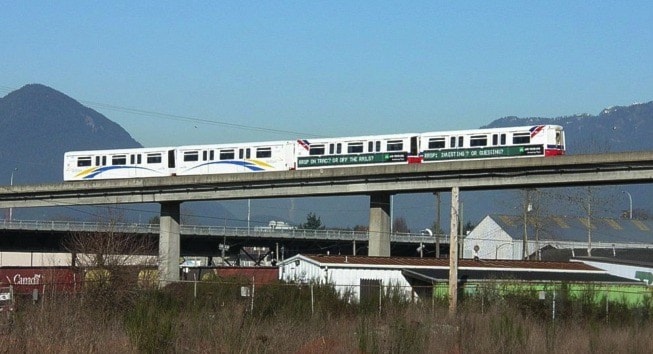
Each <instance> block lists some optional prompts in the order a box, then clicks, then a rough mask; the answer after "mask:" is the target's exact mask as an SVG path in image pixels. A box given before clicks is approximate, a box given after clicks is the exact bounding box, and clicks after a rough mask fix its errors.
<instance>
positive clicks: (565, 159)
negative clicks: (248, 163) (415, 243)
mask: <svg viewBox="0 0 653 354" xmlns="http://www.w3.org/2000/svg"><path fill="white" fill-rule="evenodd" d="M652 179H653V153H651V152H632V153H616V154H600V155H568V156H559V157H553V158H514V159H495V160H473V161H451V162H438V163H424V164H410V165H386V166H365V167H346V168H324V169H310V170H299V171H284V172H265V173H251V174H224V175H205V176H183V177H182V176H175V177H165V178H143V179H128V180H104V181H81V182H68V183H58V184H41V185H15V186H4V187H0V208H20V207H49V206H60V205H94V204H95V205H97V204H124V203H159V204H160V205H161V217H160V225H161V228H160V231H159V257H160V265H159V270H160V274H161V277H162V280H164V281H166V280H176V279H177V278H178V264H177V260H178V257H179V247H180V245H179V235H180V225H179V219H180V218H179V205H180V203H182V202H185V201H197V200H227V199H255V198H287V197H309V196H338V195H368V196H370V225H369V251H368V255H370V256H389V255H390V232H389V231H390V222H391V221H390V215H389V211H390V196H391V195H393V194H397V193H415V192H438V191H446V192H452V193H451V195H452V203H451V205H452V211H451V215H452V216H454V217H452V218H451V221H452V225H451V228H450V229H451V230H457V229H458V227H457V219H458V218H457V217H456V216H457V212H458V211H457V206H458V193H459V191H465V190H490V189H518V188H542V187H562V186H586V185H612V184H632V183H650V182H651V180H652ZM451 236H452V237H451V242H452V243H455V242H456V239H455V238H454V237H457V235H455V233H452V235H451ZM451 250H452V252H453V251H454V250H456V247H452V248H451ZM450 257H451V258H457V254H451V253H450Z"/></svg>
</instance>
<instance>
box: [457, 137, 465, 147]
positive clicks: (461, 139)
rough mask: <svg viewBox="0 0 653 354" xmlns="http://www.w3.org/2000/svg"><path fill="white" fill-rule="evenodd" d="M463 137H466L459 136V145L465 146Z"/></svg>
mask: <svg viewBox="0 0 653 354" xmlns="http://www.w3.org/2000/svg"><path fill="white" fill-rule="evenodd" d="M463 139H464V137H462V136H459V137H458V147H463Z"/></svg>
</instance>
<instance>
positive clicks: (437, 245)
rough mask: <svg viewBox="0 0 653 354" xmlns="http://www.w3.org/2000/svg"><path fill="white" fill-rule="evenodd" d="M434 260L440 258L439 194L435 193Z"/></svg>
mask: <svg viewBox="0 0 653 354" xmlns="http://www.w3.org/2000/svg"><path fill="white" fill-rule="evenodd" d="M433 194H435V230H433V232H434V233H435V258H440V230H442V227H440V192H435V193H433Z"/></svg>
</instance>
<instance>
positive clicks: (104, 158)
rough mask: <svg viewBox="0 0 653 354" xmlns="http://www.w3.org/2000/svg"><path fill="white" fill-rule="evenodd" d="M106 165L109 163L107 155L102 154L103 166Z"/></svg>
mask: <svg viewBox="0 0 653 354" xmlns="http://www.w3.org/2000/svg"><path fill="white" fill-rule="evenodd" d="M106 165H107V157H106V156H102V166H106Z"/></svg>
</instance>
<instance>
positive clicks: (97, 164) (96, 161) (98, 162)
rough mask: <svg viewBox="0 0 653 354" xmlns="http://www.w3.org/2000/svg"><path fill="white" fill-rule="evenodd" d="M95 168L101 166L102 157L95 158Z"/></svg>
mask: <svg viewBox="0 0 653 354" xmlns="http://www.w3.org/2000/svg"><path fill="white" fill-rule="evenodd" d="M95 166H100V156H95Z"/></svg>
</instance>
